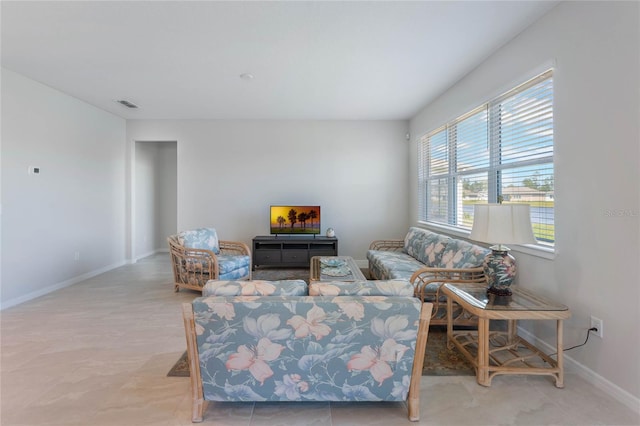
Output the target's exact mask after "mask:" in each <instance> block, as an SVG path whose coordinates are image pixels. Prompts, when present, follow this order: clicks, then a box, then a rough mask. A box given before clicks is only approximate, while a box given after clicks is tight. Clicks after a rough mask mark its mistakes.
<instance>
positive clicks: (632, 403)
mask: <svg viewBox="0 0 640 426" xmlns="http://www.w3.org/2000/svg"><path fill="white" fill-rule="evenodd" d="M518 334H520V335H521V336H522V337H524V338H525V339H526V340H527V341H529V342H531V343H533V345H534V346H537V347H539V348H540V349H544V350H546V351H547V353H552V352H555V351H556V347H555V346H551V345H549V344H548V343H547V342H545V341H543V340H540V339H538V338H537V337H536V336H535V335H533V334H531V333H530V332H528V331H527V330H524V329H523V328H520V327H518ZM563 355H564V356H563V358H564V367H565V370H566V371H570V372H572V373H576V374H577V375H578V376H580V377H582V378H583V379H584V380H586V381H587V382H589V383H591V384H592V385H594V386H595V387H597V388H598V389H600V390H602V391H604V392H606V393H607V394H609V395H611V396H612V397H613V398H615V399H616V400H618V401H619V402H621V403H623V404H624V405H626V406H627V407H629V408H630V409H632V410H633V411H634V412H636V413H638V414H640V398H636V397H635V396H633V395H632V394H630V393H629V392H627V391H626V390H624V389H622V388H621V387H620V386H618V385H616V384H615V383H612V382H611V381H609V380H607V379H605V378H604V377H602V376H601V375H599V374H598V373H596V372H595V371H593V370H591V369H590V368H588V367H586V366H585V365H583V364H581V363H579V362H578V361H576V360H575V359H573V358H571V357H570V356H567V353H566V352H564V354H563Z"/></svg>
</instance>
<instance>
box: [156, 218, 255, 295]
mask: <svg viewBox="0 0 640 426" xmlns="http://www.w3.org/2000/svg"><path fill="white" fill-rule="evenodd" d="M167 241H168V243H169V252H170V254H171V264H172V266H173V281H174V287H175V290H176V291H178V290H180V288H188V289H191V290H198V291H201V290H202V287H203V286H204V285H205V284H206V283H207V281H209V280H217V279H221V280H242V279H246V280H250V279H251V251H250V250H249V247H248V246H247V245H246V244H244V243H241V242H238V241H225V240H220V239H218V234H217V232H216V230H215V228H198V229H192V230H188V231H182V232H180V233H178V234H176V235H171V236H170V237H169V238H168V239H167Z"/></svg>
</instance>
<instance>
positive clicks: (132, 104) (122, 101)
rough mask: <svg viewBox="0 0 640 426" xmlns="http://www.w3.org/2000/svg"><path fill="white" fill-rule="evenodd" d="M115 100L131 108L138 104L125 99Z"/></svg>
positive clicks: (136, 106)
mask: <svg viewBox="0 0 640 426" xmlns="http://www.w3.org/2000/svg"><path fill="white" fill-rule="evenodd" d="M116 102H117V103H119V104H121V105H124V106H126V107H127V108H133V109H135V108H138V105H136V104H134V103H132V102H129V101H127V100H125V99H120V100H117V101H116Z"/></svg>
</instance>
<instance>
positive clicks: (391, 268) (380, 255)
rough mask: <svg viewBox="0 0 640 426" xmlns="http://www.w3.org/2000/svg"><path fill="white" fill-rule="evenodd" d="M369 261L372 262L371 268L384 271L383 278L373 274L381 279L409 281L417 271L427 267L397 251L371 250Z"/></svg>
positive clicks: (368, 254)
mask: <svg viewBox="0 0 640 426" xmlns="http://www.w3.org/2000/svg"><path fill="white" fill-rule="evenodd" d="M367 259H368V260H369V262H370V268H372V269H374V270H376V271H384V272H383V275H382V276H381V275H379V274H377V273H374V274H373V276H374V277H376V278H379V279H397V278H399V279H409V278H411V275H413V273H414V272H415V271H417V270H418V269H420V268H424V266H425V265H424V264H423V263H421V262H420V261H418V260H416V259H414V258H413V257H411V256H409V255H408V254H406V253H402V252H397V251H385V250H369V251H368V252H367Z"/></svg>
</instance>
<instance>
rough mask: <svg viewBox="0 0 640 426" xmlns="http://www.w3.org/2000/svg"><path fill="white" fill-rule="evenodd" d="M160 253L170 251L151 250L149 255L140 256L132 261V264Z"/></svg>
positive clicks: (163, 249)
mask: <svg viewBox="0 0 640 426" xmlns="http://www.w3.org/2000/svg"><path fill="white" fill-rule="evenodd" d="M158 253H169V249H168V248H159V249H155V250H151V251H149V252H147V253H143V254H141V255H140V256H138V257H136V258H135V259H133V260H132V261H131V263H137V262H138V261H139V260H140V259H144V258H145V257H149V256H153V255H154V254H158Z"/></svg>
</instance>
